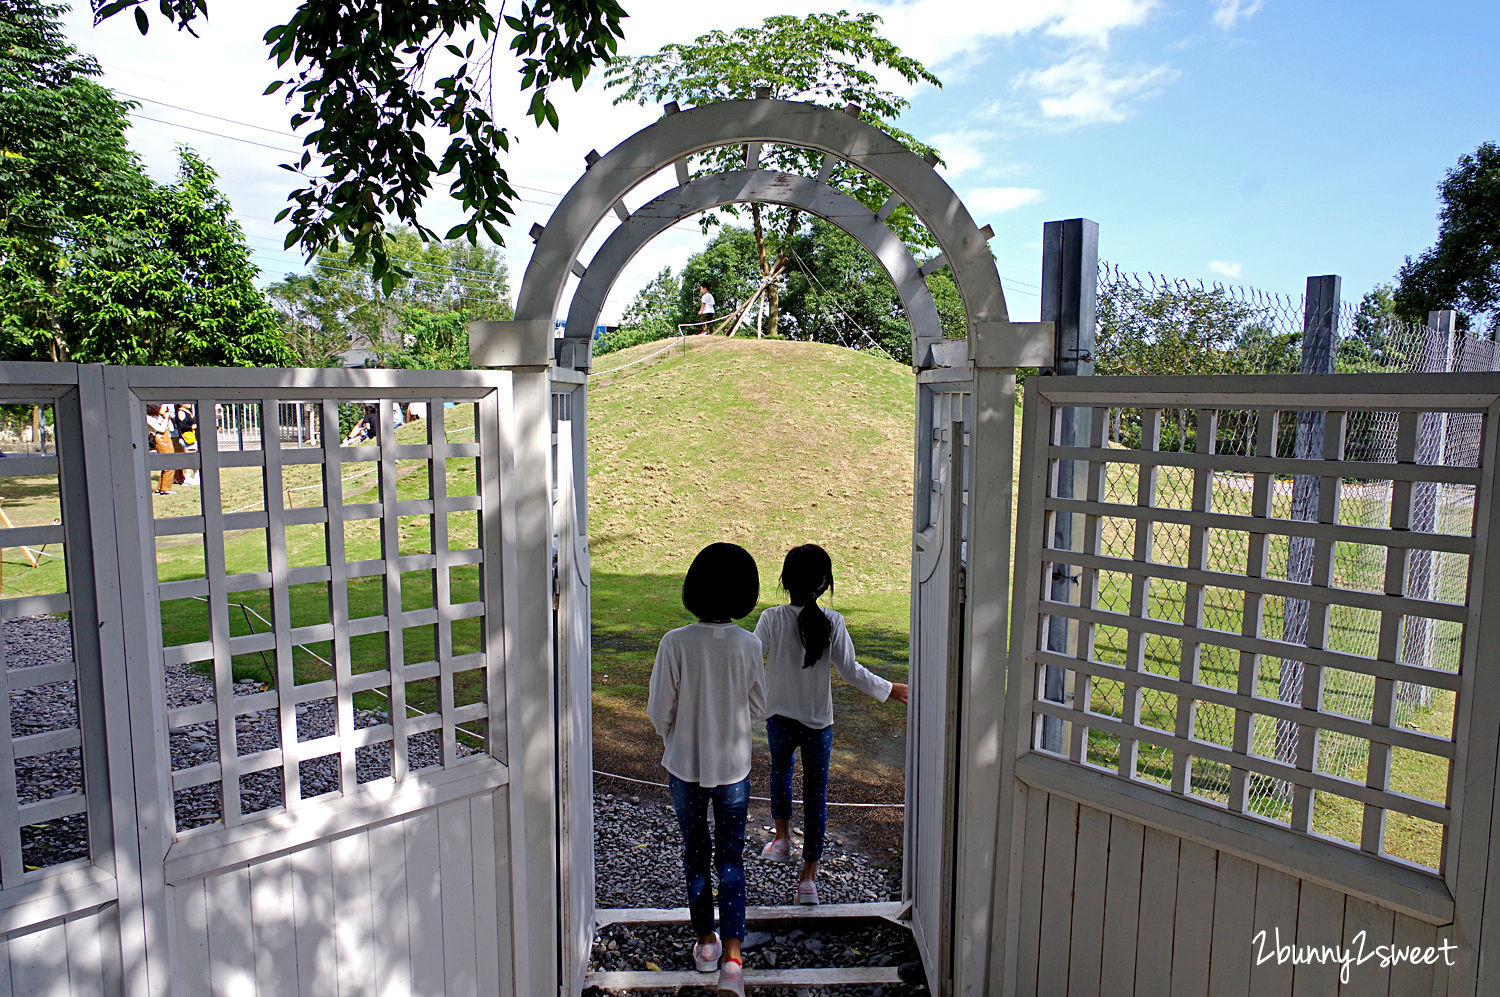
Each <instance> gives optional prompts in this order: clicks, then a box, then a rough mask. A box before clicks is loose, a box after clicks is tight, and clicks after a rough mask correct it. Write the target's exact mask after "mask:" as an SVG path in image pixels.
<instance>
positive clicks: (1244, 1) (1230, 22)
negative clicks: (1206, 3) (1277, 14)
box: [1214, 0, 1266, 31]
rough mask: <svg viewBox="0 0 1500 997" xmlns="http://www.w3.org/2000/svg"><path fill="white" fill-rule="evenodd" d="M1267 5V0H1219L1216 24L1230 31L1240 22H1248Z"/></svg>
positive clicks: (1215, 9) (1215, 8)
mask: <svg viewBox="0 0 1500 997" xmlns="http://www.w3.org/2000/svg"><path fill="white" fill-rule="evenodd" d="M1265 4H1266V0H1217V3H1216V5H1215V7H1214V24H1216V25H1218V26H1219V28H1220V29H1221V30H1224V31H1228V30H1229V29H1231V28H1233V27H1234V26H1235V25H1236V24H1238V23H1239V22H1240V21H1248V20H1249V19H1250V18H1251V17H1253V16H1254V15H1255V13H1256V12H1257V11H1259V10H1260V9H1261V8H1262V7H1264V6H1265Z"/></svg>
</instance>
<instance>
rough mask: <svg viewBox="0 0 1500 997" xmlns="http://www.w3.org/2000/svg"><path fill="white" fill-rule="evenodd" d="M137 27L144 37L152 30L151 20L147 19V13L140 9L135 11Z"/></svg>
mask: <svg viewBox="0 0 1500 997" xmlns="http://www.w3.org/2000/svg"><path fill="white" fill-rule="evenodd" d="M135 26H136V27H137V28H139V29H140V32H141V34H143V35H144V34H145V33H146V32H148V31H150V30H151V20H150V19H149V18H148V17H146V12H145V11H144V10H141V8H139V7H137V8H136V9H135Z"/></svg>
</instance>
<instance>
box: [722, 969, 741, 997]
mask: <svg viewBox="0 0 1500 997" xmlns="http://www.w3.org/2000/svg"><path fill="white" fill-rule="evenodd" d="M718 992H719V993H720V994H729V995H730V997H745V968H744V966H742V965H741V964H740V963H738V962H726V963H725V964H724V968H723V969H721V970H719V990H718Z"/></svg>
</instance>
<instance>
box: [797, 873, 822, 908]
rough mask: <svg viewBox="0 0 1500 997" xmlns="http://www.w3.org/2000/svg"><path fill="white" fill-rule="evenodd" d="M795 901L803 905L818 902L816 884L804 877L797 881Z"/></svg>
mask: <svg viewBox="0 0 1500 997" xmlns="http://www.w3.org/2000/svg"><path fill="white" fill-rule="evenodd" d="M797 902H798V903H799V904H803V905H804V906H810V905H812V904H816V903H817V902H818V884H817V882H816V881H814V880H811V879H804V880H801V881H799V882H798V883H797Z"/></svg>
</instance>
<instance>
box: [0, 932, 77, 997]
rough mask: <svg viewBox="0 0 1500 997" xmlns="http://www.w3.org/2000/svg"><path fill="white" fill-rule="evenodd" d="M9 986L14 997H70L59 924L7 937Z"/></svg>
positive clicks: (65, 950) (64, 944) (65, 941)
mask: <svg viewBox="0 0 1500 997" xmlns="http://www.w3.org/2000/svg"><path fill="white" fill-rule="evenodd" d="M10 985H11V990H12V992H13V993H14V994H16V997H70V995H69V994H68V938H67V933H66V931H65V930H64V928H63V926H62V925H61V924H60V923H59V924H54V925H51V926H50V927H46V928H42V929H40V930H38V931H31V932H27V933H26V934H24V935H12V936H11V937H10Z"/></svg>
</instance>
